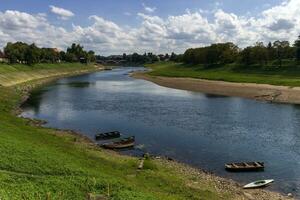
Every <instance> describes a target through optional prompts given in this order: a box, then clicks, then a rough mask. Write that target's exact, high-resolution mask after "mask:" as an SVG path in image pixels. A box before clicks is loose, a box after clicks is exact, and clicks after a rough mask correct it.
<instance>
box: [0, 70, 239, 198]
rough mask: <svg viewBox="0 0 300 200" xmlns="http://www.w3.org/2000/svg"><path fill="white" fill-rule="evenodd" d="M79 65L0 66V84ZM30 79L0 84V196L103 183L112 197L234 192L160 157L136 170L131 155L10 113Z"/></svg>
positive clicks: (72, 191) (55, 194)
mask: <svg viewBox="0 0 300 200" xmlns="http://www.w3.org/2000/svg"><path fill="white" fill-rule="evenodd" d="M82 69H85V70H90V71H93V70H94V69H93V68H92V67H91V66H90V67H87V66H82V65H78V64H76V65H73V64H72V66H68V65H67V64H61V65H56V66H54V65H51V66H46V65H36V66H34V67H28V66H6V65H0V74H1V80H0V83H1V84H2V85H4V84H6V83H7V81H8V82H9V83H10V84H12V83H19V82H24V81H25V80H27V78H28V77H31V76H32V75H34V77H35V78H38V79H40V78H41V77H43V78H45V77H46V76H47V75H48V76H49V75H50V76H52V75H59V74H65V73H66V72H68V73H75V72H78V71H82ZM48 72H51V73H48ZM24 77H25V78H24ZM11 79H13V80H11ZM29 80H33V79H29ZM34 84H36V82H32V81H31V83H26V84H22V85H17V86H11V87H3V86H0V198H1V199H9V200H12V199H18V200H19V199H72V200H75V199H85V197H86V195H87V193H92V194H107V191H108V186H109V188H110V189H109V190H110V196H111V199H115V200H118V199H120V200H131V199H136V200H151V199H164V200H171V199H172V200H176V199H178V200H183V199H189V200H191V199H233V197H234V196H235V195H234V194H231V193H230V192H224V191H222V192H220V190H218V191H217V188H216V186H215V184H214V182H212V181H209V180H203V179H201V178H199V177H195V176H194V175H192V174H191V175H188V174H184V173H180V171H182V169H181V168H178V169H175V168H174V167H172V166H168V165H166V164H165V163H164V162H162V161H155V160H147V161H146V164H145V170H143V171H141V172H137V170H136V166H137V163H138V160H137V158H132V157H126V156H120V155H118V154H115V153H112V152H107V151H103V150H101V149H99V148H97V147H95V146H93V145H91V144H89V143H87V142H84V139H83V138H80V137H78V136H75V135H71V134H68V133H67V132H63V131H58V130H53V129H48V128H42V127H35V126H31V125H30V121H29V120H28V119H22V118H18V117H16V116H15V114H14V110H15V108H16V107H18V105H19V103H20V102H21V99H22V97H23V95H24V94H23V93H24V88H28V87H31V86H33V85H34ZM190 183H193V184H194V185H193V186H191V185H190Z"/></svg>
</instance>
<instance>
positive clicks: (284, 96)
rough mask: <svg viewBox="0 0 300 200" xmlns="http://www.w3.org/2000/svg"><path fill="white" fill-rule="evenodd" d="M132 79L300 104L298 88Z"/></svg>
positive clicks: (198, 90) (142, 76) (208, 81)
mask: <svg viewBox="0 0 300 200" xmlns="http://www.w3.org/2000/svg"><path fill="white" fill-rule="evenodd" d="M132 77H134V78H138V79H144V80H148V81H151V82H153V83H156V84H158V85H161V86H165V87H170V88H176V89H182V90H189V91H194V92H203V93H207V94H215V95H224V96H236V97H243V98H250V99H256V100H263V101H270V102H277V103H291V104H300V87H288V86H274V85H268V84H255V83H231V82H224V81H211V80H204V79H195V78H176V77H174V78H173V77H161V76H150V75H147V74H144V73H134V74H132Z"/></svg>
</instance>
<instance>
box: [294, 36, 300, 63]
mask: <svg viewBox="0 0 300 200" xmlns="http://www.w3.org/2000/svg"><path fill="white" fill-rule="evenodd" d="M294 47H295V48H296V54H295V56H296V60H297V61H298V62H300V35H299V36H298V39H297V40H296V41H295V44H294Z"/></svg>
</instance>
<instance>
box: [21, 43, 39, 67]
mask: <svg viewBox="0 0 300 200" xmlns="http://www.w3.org/2000/svg"><path fill="white" fill-rule="evenodd" d="M24 58H25V62H26V63H27V64H29V65H32V64H35V63H38V62H39V58H40V50H39V48H38V47H37V46H36V45H35V44H34V43H33V44H31V45H29V46H27V48H26V50H25V54H24Z"/></svg>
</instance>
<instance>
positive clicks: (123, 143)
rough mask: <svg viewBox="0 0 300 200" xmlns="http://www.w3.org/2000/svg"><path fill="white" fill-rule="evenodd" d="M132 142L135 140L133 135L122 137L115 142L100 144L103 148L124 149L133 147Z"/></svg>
mask: <svg viewBox="0 0 300 200" xmlns="http://www.w3.org/2000/svg"><path fill="white" fill-rule="evenodd" d="M134 142H135V137H134V136H131V137H128V138H123V139H121V140H120V141H117V142H110V143H104V144H102V145H101V147H103V148H105V149H124V148H130V147H133V146H134Z"/></svg>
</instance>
